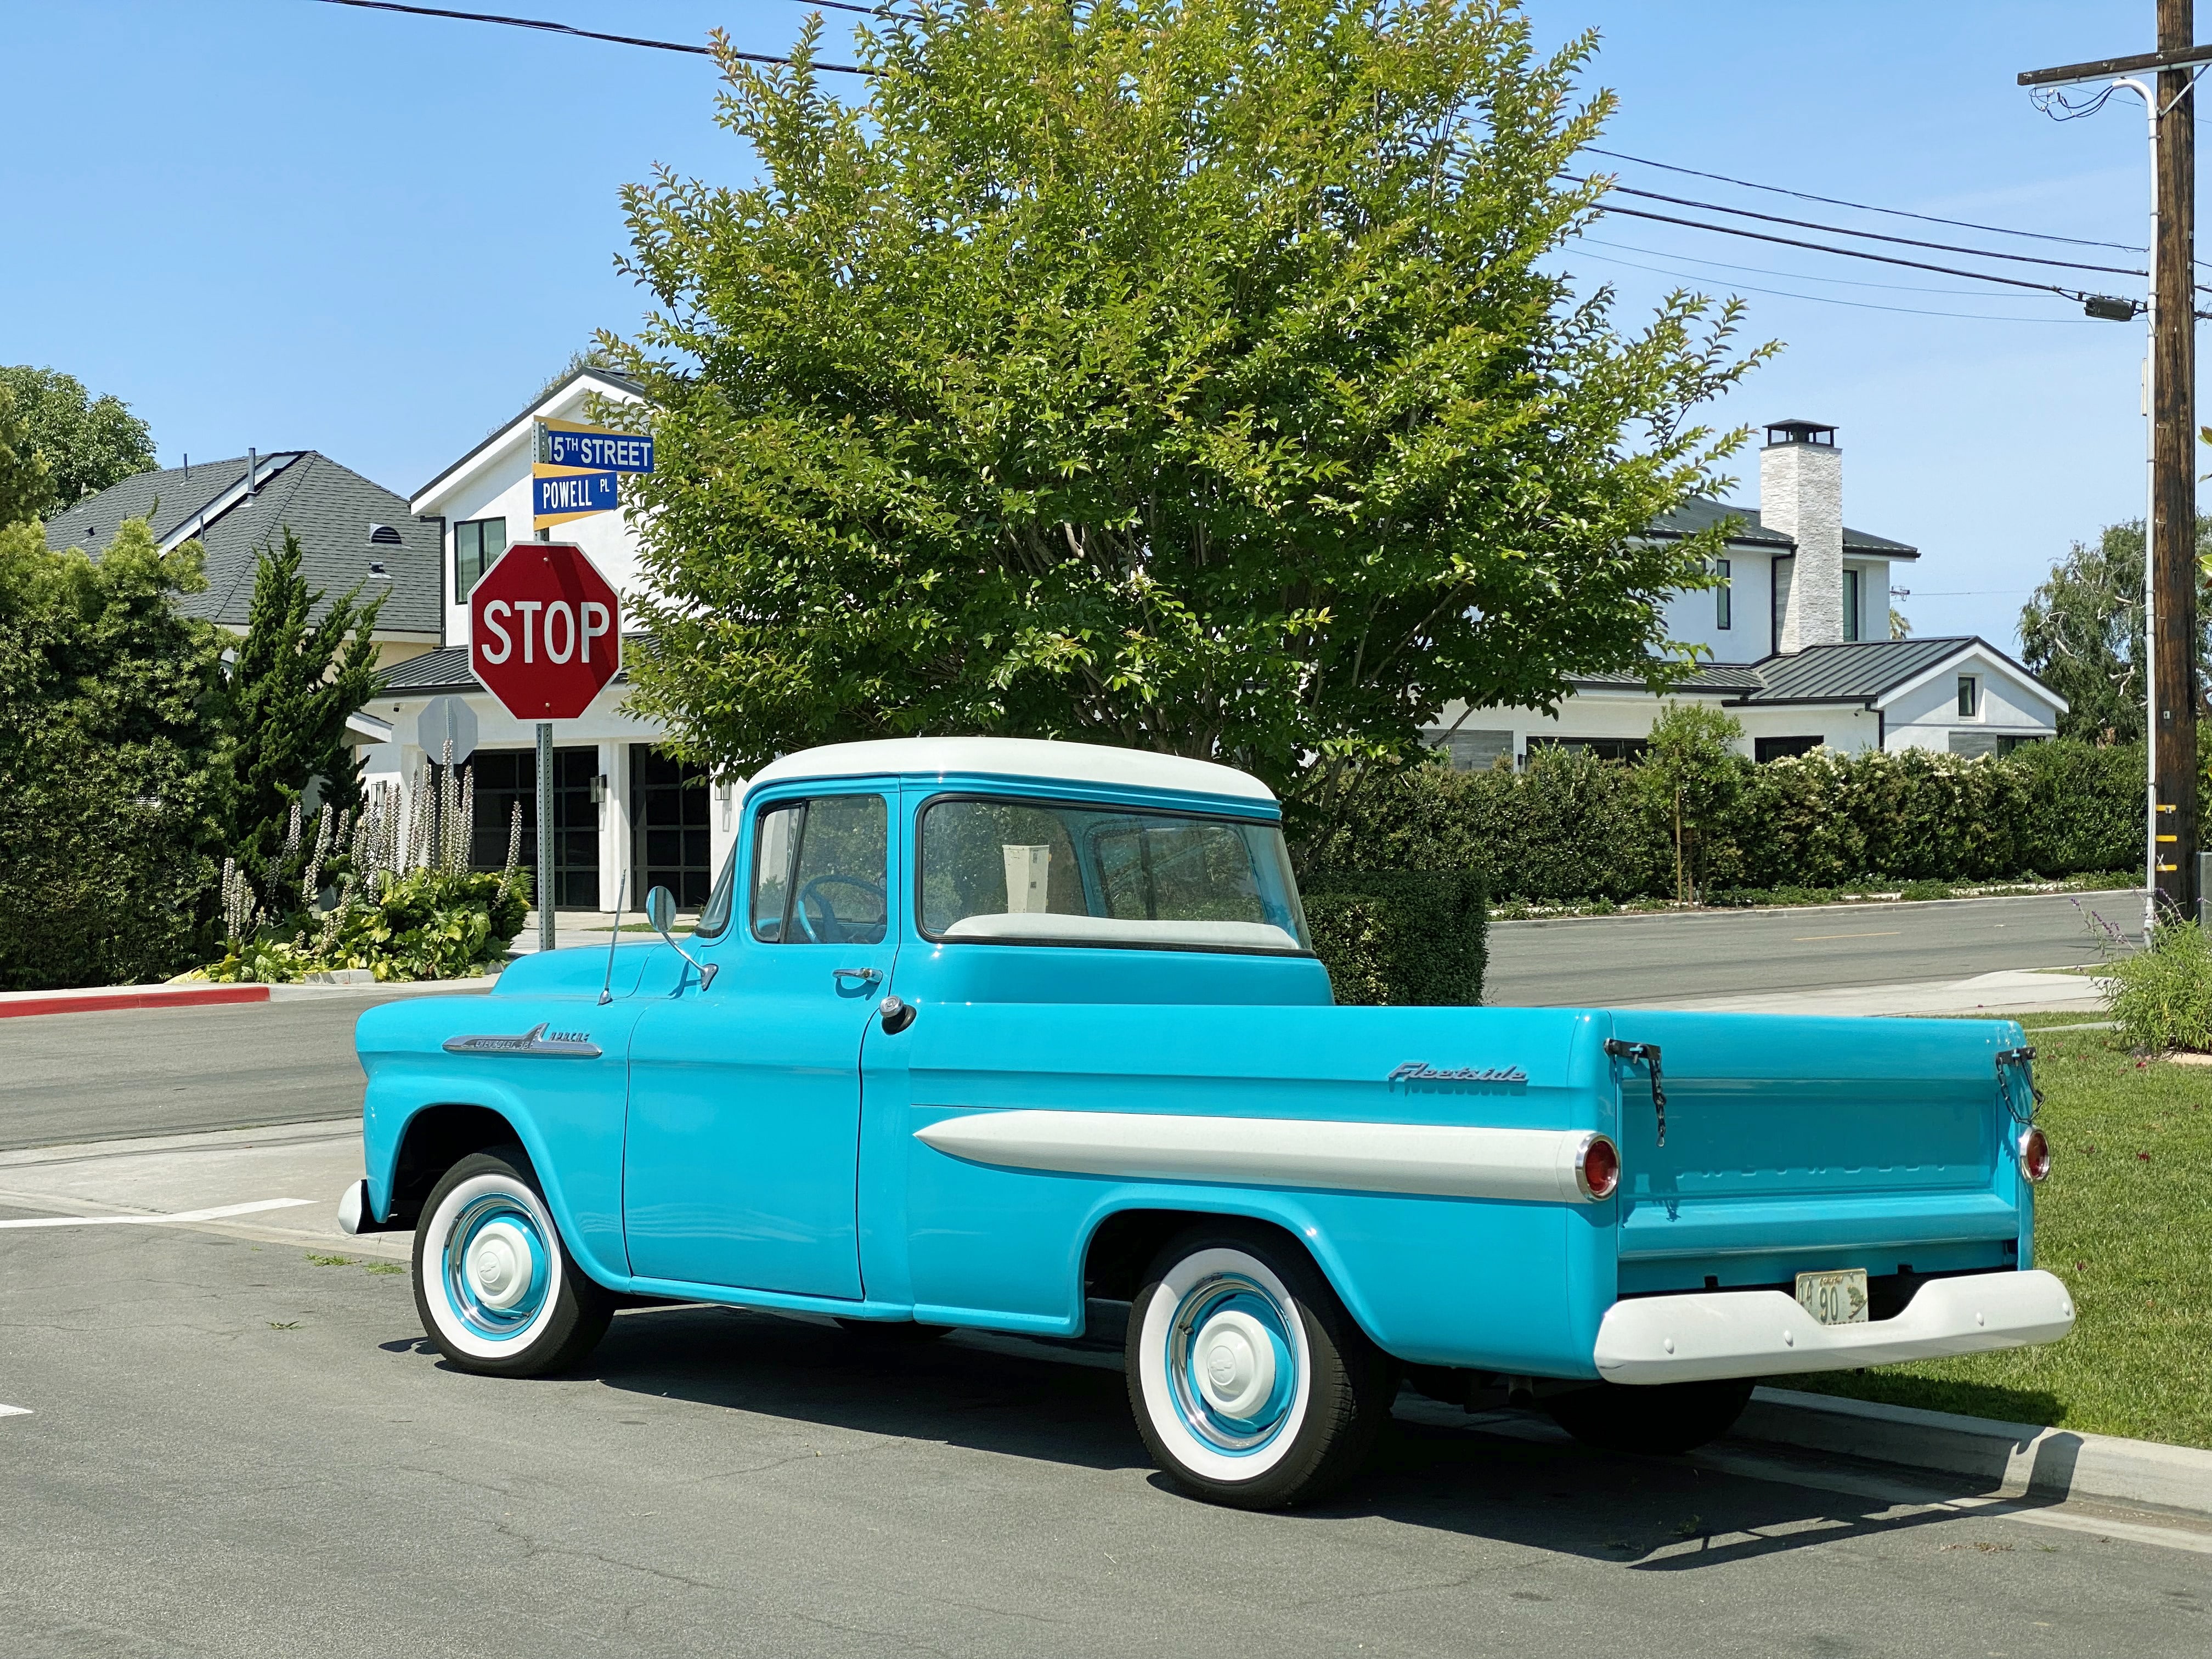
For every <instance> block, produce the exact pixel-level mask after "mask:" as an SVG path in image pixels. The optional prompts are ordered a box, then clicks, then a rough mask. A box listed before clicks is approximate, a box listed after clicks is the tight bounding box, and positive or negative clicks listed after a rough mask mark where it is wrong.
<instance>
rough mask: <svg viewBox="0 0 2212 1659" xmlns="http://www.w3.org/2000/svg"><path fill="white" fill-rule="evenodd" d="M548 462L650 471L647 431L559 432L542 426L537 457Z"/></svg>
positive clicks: (628, 470)
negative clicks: (540, 451)
mask: <svg viewBox="0 0 2212 1659" xmlns="http://www.w3.org/2000/svg"><path fill="white" fill-rule="evenodd" d="M538 459H539V460H541V461H544V463H546V464H547V465H550V466H588V467H592V468H595V469H597V470H599V471H604V472H650V471H653V439H652V436H651V435H649V434H646V433H634V432H563V431H562V430H561V429H560V428H558V427H551V426H549V427H548V428H545V453H544V454H542V455H540V456H539V457H538Z"/></svg>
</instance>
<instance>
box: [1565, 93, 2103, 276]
mask: <svg viewBox="0 0 2212 1659" xmlns="http://www.w3.org/2000/svg"><path fill="white" fill-rule="evenodd" d="M2085 113H2086V112H2085ZM1583 148H1584V149H1588V150H1589V152H1590V153H1591V154H1592V155H1609V156H1611V157H1612V158H1613V160H1614V161H1633V162H1635V163H1636V164H1637V165H1638V167H1658V168H1660V169H1661V170H1662V171H1663V172H1667V173H1686V174H1688V175H1689V176H1690V177H1691V178H1692V179H1712V180H1714V181H1715V182H1716V183H1717V184H1723V185H1740V186H1741V188H1743V189H1745V190H1763V191H1769V192H1770V193H1771V194H1773V195H1776V196H1794V197H1796V198H1797V199H1798V200H1799V201H1801V202H1819V203H1821V204H1824V205H1826V206H1828V207H1843V208H1856V209H1857V210H1858V211H1860V212H1862V213H1887V214H1888V215H1890V216H1892V217H1893V218H1898V219H1917V220H1919V221H1920V222H1922V223H1923V224H1930V225H1953V226H1956V227H1957V228H1959V229H1960V230H1985V231H1988V232H1989V233H1990V234H1992V235H1996V236H2026V237H2031V238H2033V239H2034V240H2037V241H2042V242H2070V243H2072V244H2073V245H2074V246H2076V247H2109V248H2116V249H2118V251H2119V252H2122V253H2141V252H2144V251H2145V250H2144V249H2142V247H2140V246H2136V244H2134V243H2132V242H2100V241H2096V240H2092V239H2090V238H2088V237H2086V236H2059V235H2056V234H2052V233H2051V232H2050V231H2047V230H2015V229H2013V228H2011V227H2009V226H2007V225H1984V224H1978V223H1976V222H1974V221H1973V220H1972V219H1946V218H1944V217H1943V216H1942V215H1940V214H1935V213H1909V212H1907V211H1906V210H1905V209H1903V208H1890V207H1876V206H1875V205H1874V204H1873V203H1871V202H1847V201H1844V199H1843V198H1842V197H1839V196H1815V195H1814V194H1813V193H1812V192H1811V191H1802V190H1790V189H1788V188H1786V187H1785V186H1784V185H1762V184H1759V183H1758V182H1757V181H1755V180H1753V179H1732V178H1730V177H1729V175H1728V174H1727V173H1703V172H1700V171H1699V169H1698V168H1696V167H1677V166H1675V165H1674V162H1672V161H1653V160H1652V159H1651V158H1650V156H1648V155H1629V154H1628V153H1627V152H1626V150H1618V149H1600V148H1599V147H1598V146H1597V145H1595V144H1586V145H1584V146H1583Z"/></svg>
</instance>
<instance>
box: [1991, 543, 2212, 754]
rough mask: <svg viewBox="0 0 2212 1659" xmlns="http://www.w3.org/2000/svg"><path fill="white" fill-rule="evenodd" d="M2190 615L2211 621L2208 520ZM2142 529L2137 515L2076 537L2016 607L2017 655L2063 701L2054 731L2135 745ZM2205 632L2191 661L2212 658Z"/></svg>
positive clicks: (2139, 708) (2211, 637)
mask: <svg viewBox="0 0 2212 1659" xmlns="http://www.w3.org/2000/svg"><path fill="white" fill-rule="evenodd" d="M2208 555H2212V518H2200V519H2198V520H2197V563H2198V570H2199V575H2198V599H2197V614H2198V617H2199V618H2200V619H2201V620H2202V621H2203V623H2206V624H2208V625H2212V607H2208V605H2207V600H2208V599H2212V585H2208V584H2207V582H2206V580H2205V578H2204V575H2203V570H2204V565H2205V560H2206V558H2207V556H2208ZM2142 601H2143V527H2142V520H2141V519H2136V520H2130V522H2128V523H2126V524H2115V525H2107V526H2106V527H2105V530H2104V532H2103V533H2102V534H2101V535H2100V536H2099V537H2098V538H2097V539H2096V541H2095V542H2094V543H2087V542H2076V543H2075V544H2074V545H2073V547H2072V548H2071V549H2070V550H2069V551H2068V552H2067V555H2066V556H2065V557H2064V558H2063V559H2061V560H2060V561H2059V562H2057V564H2055V565H2053V566H2052V567H2051V574H2050V576H2049V578H2048V579H2047V580H2045V582H2044V583H2043V585H2042V586H2039V587H2038V588H2037V589H2036V590H2035V592H2033V594H2032V595H2031V596H2030V597H2029V599H2028V601H2027V605H2024V606H2023V607H2021V613H2020V641H2021V660H2022V661H2024V662H2025V663H2027V665H2028V667H2030V668H2031V669H2033V671H2035V675H2036V678H2039V679H2040V680H2041V681H2042V682H2043V683H2044V684H2045V685H2048V686H2049V687H2050V688H2051V690H2054V691H2056V692H2057V693H2058V695H2059V696H2063V697H2064V698H2065V699H2066V701H2067V703H2068V705H2069V707H2068V708H2067V711H2066V713H2064V714H2061V715H2060V716H2059V717H2058V732H2059V735H2060V736H2061V737H2078V738H2084V739H2086V740H2087V741H2089V742H2092V743H2100V742H2119V743H2135V742H2138V741H2140V740H2141V738H2142V734H2143V683H2142V659H2143V652H2142V639H2143V626H2142ZM2208 644H2212V634H2208V635H2200V637H2199V640H2198V642H2197V661H2198V663H2199V664H2200V665H2203V664H2206V663H2208V662H2212V649H2208Z"/></svg>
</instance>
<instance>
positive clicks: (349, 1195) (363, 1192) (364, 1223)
mask: <svg viewBox="0 0 2212 1659" xmlns="http://www.w3.org/2000/svg"><path fill="white" fill-rule="evenodd" d="M412 1225H413V1224H411V1223H409V1224H406V1225H402V1224H401V1222H400V1220H399V1218H398V1215H397V1214H395V1215H394V1216H393V1217H392V1219H391V1220H389V1221H379V1220H378V1219H377V1218H376V1212H375V1211H374V1210H373V1209H371V1208H370V1207H369V1203H368V1181H367V1180H366V1179H363V1180H361V1181H356V1182H354V1183H353V1185H352V1186H350V1187H349V1188H346V1189H345V1191H343V1192H342V1193H340V1194H338V1231H340V1232H342V1233H346V1234H349V1235H351V1236H354V1237H358V1236H359V1235H361V1234H362V1233H404V1232H406V1231H410V1228H411V1226H412Z"/></svg>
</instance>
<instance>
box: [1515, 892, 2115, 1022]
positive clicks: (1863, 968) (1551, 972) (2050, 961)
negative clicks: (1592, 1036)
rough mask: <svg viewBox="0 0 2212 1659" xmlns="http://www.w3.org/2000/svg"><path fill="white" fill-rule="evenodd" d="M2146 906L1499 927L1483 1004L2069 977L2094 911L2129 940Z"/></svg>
mask: <svg viewBox="0 0 2212 1659" xmlns="http://www.w3.org/2000/svg"><path fill="white" fill-rule="evenodd" d="M2092 913H2093V914H2094V915H2099V916H2102V917H2103V918H2104V919H2105V920H2106V921H2110V922H2112V923H2113V924H2114V925H2115V926H2116V927H2120V928H2122V929H2124V931H2126V932H2127V933H2129V934H2130V936H2132V935H2134V934H2135V933H2136V932H2137V931H2138V929H2139V925H2140V921H2141V916H2142V896H2141V895H2140V894H2136V893H2132V892H2107V893H2081V894H2064V893H2050V894H2038V895H2036V896H2032V897H2027V898H2002V899H1949V900H1939V901H1936V902H1929V903H1919V904H1903V903H1894V904H1850V905H1844V904H1834V905H1819V906H1810V907H1807V908H1802V909H1790V910H1723V911H1712V912H1705V913H1682V912H1669V913H1665V914H1661V915H1633V916H1573V917H1562V918H1559V919H1558V920H1553V921H1501V922H1497V923H1493V924H1492V927H1491V930H1490V966H1489V970H1488V972H1487V973H1486V975H1485V976H1484V980H1483V1000H1484V1001H1486V1002H1489V1003H1493V1004H1501V1005H1505V1006H1519V1007H1616V1008H1617V1007H1652V1006H1680V1005H1682V1004H1684V1003H1686V1002H1692V1001H1695V1002H1699V1003H1701V1004H1717V1003H1723V1002H1725V1001H1727V1000H1733V999H1743V998H1771V997H1773V996H1776V995H1777V994H1783V993H1795V992H1814V991H1821V990H1827V989H1837V988H1843V987H1871V986H1898V985H1926V984H1933V983H1938V982H1946V981H1959V980H1963V979H1966V978H1969V977H1971V976H1973V975H1982V974H1988V973H1993V972H1996V971H1999V970H2002V969H2035V968H2064V967H2073V966H2077V965H2085V964H2089V963H2097V962H2100V961H2101V960H2102V956H2101V954H2100V935H2099V933H2097V932H2096V930H2095V929H2094V927H2093V925H2092V923H2091V921H2090V920H2089V918H2090V915H2092ZM1738 1006H1741V1005H1738Z"/></svg>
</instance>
